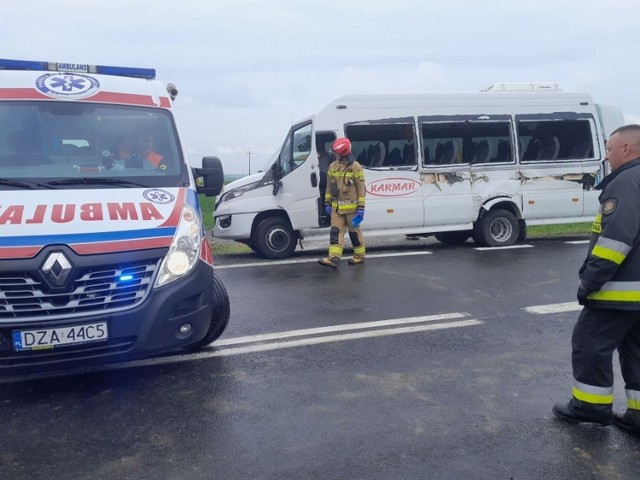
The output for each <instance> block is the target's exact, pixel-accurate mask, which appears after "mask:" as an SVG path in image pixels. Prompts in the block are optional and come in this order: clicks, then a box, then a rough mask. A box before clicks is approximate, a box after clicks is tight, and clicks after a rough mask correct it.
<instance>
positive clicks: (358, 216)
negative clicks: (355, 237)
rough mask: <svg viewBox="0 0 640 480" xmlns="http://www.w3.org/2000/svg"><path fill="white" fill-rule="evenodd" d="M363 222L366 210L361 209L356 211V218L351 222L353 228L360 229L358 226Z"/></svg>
mask: <svg viewBox="0 0 640 480" xmlns="http://www.w3.org/2000/svg"><path fill="white" fill-rule="evenodd" d="M362 220H364V208H359V209H358V210H357V211H356V215H355V217H353V220H351V225H352V226H353V228H358V225H360V224H361V223H362Z"/></svg>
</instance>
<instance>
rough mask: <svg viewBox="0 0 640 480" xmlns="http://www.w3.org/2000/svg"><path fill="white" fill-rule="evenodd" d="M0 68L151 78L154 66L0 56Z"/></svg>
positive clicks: (153, 75)
mask: <svg viewBox="0 0 640 480" xmlns="http://www.w3.org/2000/svg"><path fill="white" fill-rule="evenodd" d="M0 70H40V71H42V70H44V71H52V72H69V73H97V74H102V75H114V76H118V77H135V78H146V79H148V80H153V79H154V78H156V70H155V69H154V68H135V67H113V66H108V65H87V64H82V63H58V62H37V61H31V60H10V59H6V58H0Z"/></svg>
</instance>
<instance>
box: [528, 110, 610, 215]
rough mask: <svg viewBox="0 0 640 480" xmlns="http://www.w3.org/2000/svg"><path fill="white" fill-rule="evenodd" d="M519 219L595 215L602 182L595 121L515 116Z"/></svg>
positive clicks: (571, 116)
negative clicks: (520, 198)
mask: <svg viewBox="0 0 640 480" xmlns="http://www.w3.org/2000/svg"><path fill="white" fill-rule="evenodd" d="M516 122H517V131H518V143H519V146H520V176H521V179H522V195H523V215H524V216H525V218H526V219H527V220H533V219H544V218H561V217H580V216H582V215H590V214H593V215H595V213H596V211H597V207H598V200H597V197H598V192H597V191H595V190H594V189H593V186H594V184H595V183H596V181H597V180H599V178H596V177H600V174H599V172H600V168H601V165H600V159H599V158H598V157H599V155H598V156H596V155H595V154H596V153H599V152H595V149H596V145H594V141H593V139H594V138H595V124H594V121H593V117H591V116H590V115H589V116H587V115H585V114H582V115H580V114H576V113H571V112H568V113H554V114H553V118H551V115H518V116H516Z"/></svg>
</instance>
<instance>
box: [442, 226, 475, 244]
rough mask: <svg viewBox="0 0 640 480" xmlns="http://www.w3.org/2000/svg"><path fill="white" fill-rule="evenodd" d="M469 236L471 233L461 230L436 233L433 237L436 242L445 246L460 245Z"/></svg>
mask: <svg viewBox="0 0 640 480" xmlns="http://www.w3.org/2000/svg"><path fill="white" fill-rule="evenodd" d="M470 236H471V231H469V230H462V231H459V232H438V233H436V234H435V235H434V237H436V240H438V241H439V242H442V243H446V244H447V245H462V244H463V243H464V242H466V241H467V239H468V238H469V237H470Z"/></svg>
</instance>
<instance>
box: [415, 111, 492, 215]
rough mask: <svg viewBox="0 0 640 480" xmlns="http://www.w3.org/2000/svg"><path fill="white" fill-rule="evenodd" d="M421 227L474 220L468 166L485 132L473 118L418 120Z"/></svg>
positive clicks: (430, 118) (425, 118)
mask: <svg viewBox="0 0 640 480" xmlns="http://www.w3.org/2000/svg"><path fill="white" fill-rule="evenodd" d="M419 125H420V136H421V142H422V152H421V153H422V164H423V170H422V175H421V177H422V192H423V198H424V224H425V226H429V227H437V226H443V227H448V226H454V225H463V224H470V223H472V222H473V220H474V219H475V218H474V204H473V195H472V175H471V164H472V163H473V162H474V161H475V160H476V157H477V155H478V153H477V145H476V144H477V143H478V138H480V137H482V136H483V135H484V134H485V133H486V132H485V131H484V130H482V128H483V127H482V125H483V123H481V122H478V121H477V116H476V117H466V116H456V117H448V116H447V117H443V116H440V117H433V116H430V117H420V118H419Z"/></svg>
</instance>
